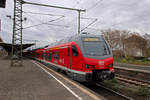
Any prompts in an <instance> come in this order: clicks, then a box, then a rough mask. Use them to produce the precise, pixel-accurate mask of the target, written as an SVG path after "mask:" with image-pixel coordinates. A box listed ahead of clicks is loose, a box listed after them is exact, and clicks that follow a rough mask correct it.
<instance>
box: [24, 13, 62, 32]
mask: <svg viewBox="0 0 150 100" xmlns="http://www.w3.org/2000/svg"><path fill="white" fill-rule="evenodd" d="M63 17H64V16H61V17H59V18H57V19H53V20H50V21H47V22H42V23H40V24H36V25H31V26H27V27H24V28H23V29H27V28H31V27H36V26H39V25H43V24H49V23H48V22H53V21H56V20H59V19H61V18H63Z"/></svg>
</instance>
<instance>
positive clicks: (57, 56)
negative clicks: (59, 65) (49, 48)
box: [56, 51, 59, 59]
mask: <svg viewBox="0 0 150 100" xmlns="http://www.w3.org/2000/svg"><path fill="white" fill-rule="evenodd" d="M56 59H59V52H58V51H56Z"/></svg>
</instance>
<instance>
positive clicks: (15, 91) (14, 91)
mask: <svg viewBox="0 0 150 100" xmlns="http://www.w3.org/2000/svg"><path fill="white" fill-rule="evenodd" d="M53 75H54V74H53ZM56 78H57V79H59V81H61V80H62V83H63V84H65V86H66V87H65V86H63V85H62V84H60V82H58V80H56V79H55V78H54V77H52V76H50V75H48V73H46V72H45V71H44V70H43V69H42V68H40V67H39V66H37V64H35V63H33V62H32V61H31V60H24V67H10V60H8V59H4V58H0V100H96V99H99V100H102V99H101V98H100V97H98V96H96V95H95V94H93V93H91V92H89V93H91V94H89V93H88V94H86V92H83V90H80V89H79V88H76V87H75V86H71V85H70V83H66V81H64V80H63V79H62V78H60V77H59V76H56ZM68 85H69V86H68ZM70 87H71V88H70ZM67 88H68V89H67ZM84 91H85V90H84Z"/></svg>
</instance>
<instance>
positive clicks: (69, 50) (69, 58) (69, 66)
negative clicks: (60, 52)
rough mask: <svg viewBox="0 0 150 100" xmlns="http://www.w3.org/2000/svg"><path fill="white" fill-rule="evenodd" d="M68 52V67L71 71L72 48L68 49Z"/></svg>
mask: <svg viewBox="0 0 150 100" xmlns="http://www.w3.org/2000/svg"><path fill="white" fill-rule="evenodd" d="M67 49H68V50H67V51H68V54H67V67H68V68H69V69H71V48H70V47H68V48H67Z"/></svg>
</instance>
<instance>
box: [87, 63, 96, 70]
mask: <svg viewBox="0 0 150 100" xmlns="http://www.w3.org/2000/svg"><path fill="white" fill-rule="evenodd" d="M85 68H87V69H88V68H95V66H94V65H88V64H85Z"/></svg>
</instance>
